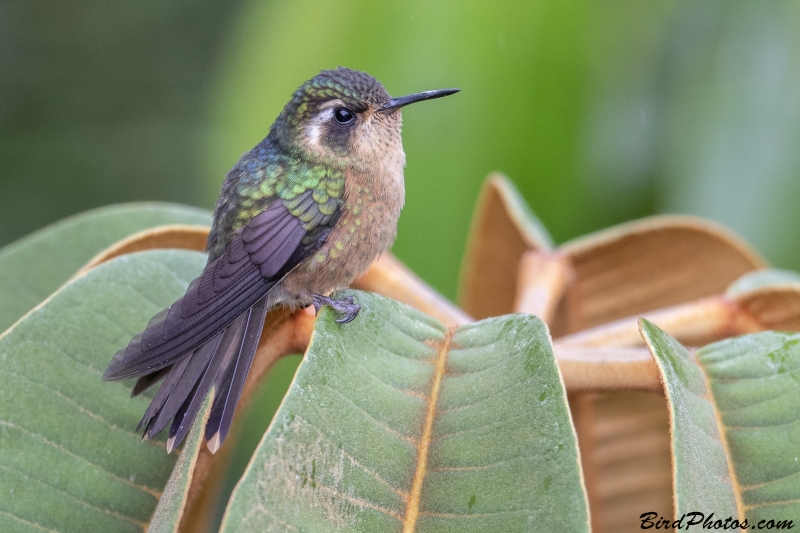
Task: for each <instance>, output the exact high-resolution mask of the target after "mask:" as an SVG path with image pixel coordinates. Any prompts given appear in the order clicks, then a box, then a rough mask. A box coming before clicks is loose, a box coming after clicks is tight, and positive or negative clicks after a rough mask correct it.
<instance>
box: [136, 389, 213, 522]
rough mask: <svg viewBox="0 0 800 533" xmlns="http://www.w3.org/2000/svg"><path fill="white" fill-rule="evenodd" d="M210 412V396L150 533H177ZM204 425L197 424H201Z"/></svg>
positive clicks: (174, 471) (187, 437)
mask: <svg viewBox="0 0 800 533" xmlns="http://www.w3.org/2000/svg"><path fill="white" fill-rule="evenodd" d="M210 409H211V395H210V394H209V395H207V396H206V398H205V400H203V405H202V406H201V407H200V411H199V414H198V416H197V419H196V420H197V422H195V424H194V425H193V426H192V429H191V430H189V434H188V435H187V436H186V441H185V442H184V444H183V448H182V449H181V454H180V455H179V456H178V460H177V461H176V462H175V467H174V468H173V469H172V474H171V475H170V476H169V481H167V486H166V487H164V494H163V495H162V496H161V499H160V500H159V501H158V506H157V507H156V512H155V514H153V518H152V520H150V527H149V528H148V529H147V533H173V532H176V531H178V527H179V526H180V522H181V517H182V516H183V511H184V508H185V506H186V501H187V498H188V497H189V488H190V487H191V484H192V476H193V474H194V470H195V466H196V465H197V458H198V456H199V455H200V450H201V449H202V448H203V446H204V445H205V442H206V439H205V438H204V435H205V426H206V425H205V421H206V420H207V419H208V413H209V411H210ZM201 420H202V421H203V423H198V422H199V421H201Z"/></svg>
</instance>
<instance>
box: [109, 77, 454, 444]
mask: <svg viewBox="0 0 800 533" xmlns="http://www.w3.org/2000/svg"><path fill="white" fill-rule="evenodd" d="M458 91H459V89H442V90H436V91H425V92H421V93H416V94H411V95H408V96H403V97H400V98H392V97H391V96H389V93H388V92H387V91H386V89H385V88H384V86H383V85H382V84H381V82H379V81H378V80H377V79H375V78H374V77H372V76H370V75H369V74H366V73H364V72H360V71H357V70H350V69H347V68H343V67H339V68H337V69H335V70H323V71H321V72H320V73H319V74H317V75H316V76H314V77H313V78H311V79H310V80H308V81H307V82H306V83H304V84H303V85H301V86H300V87H299V88H298V89H297V90H296V91H295V92H294V94H293V95H292V98H291V100H290V101H289V103H287V104H286V106H285V107H284V108H283V111H282V112H281V113H280V115H279V116H278V118H277V119H276V120H275V122H274V123H273V124H272V126H271V127H270V129H269V133H268V135H267V136H266V138H264V140H262V141H261V142H260V143H258V144H257V145H256V146H255V148H253V149H252V150H250V151H249V152H247V153H245V154H244V155H243V156H242V158H241V159H240V160H239V162H238V163H236V165H235V166H234V167H233V168H232V169H231V170H230V171H229V172H228V174H227V176H226V177H225V180H224V182H223V184H222V190H221V192H220V196H219V199H218V200H217V203H216V205H215V207H214V217H213V223H212V227H211V231H210V233H209V235H208V241H207V245H206V251H207V252H208V262H207V264H206V266H205V268H204V269H203V272H202V273H201V274H200V276H199V277H198V278H197V279H195V280H194V281H192V282H191V283H190V284H189V287H188V288H187V290H186V294H184V296H182V297H181V298H179V299H178V300H177V301H176V302H175V303H174V304H172V305H171V306H169V307H168V308H166V309H164V310H162V311H161V312H159V313H158V314H156V315H155V316H154V317H153V318H152V319H151V320H150V322H149V323H148V324H147V327H146V328H145V330H144V331H142V332H140V333H138V334H137V335H135V336H134V337H133V338H132V339H131V341H130V342H129V344H128V345H127V346H126V347H125V348H123V349H121V350H119V351H118V352H117V353H116V354H115V355H114V356H113V358H112V359H111V362H110V364H109V366H108V369H107V370H106V371H105V373H104V374H103V379H104V380H107V381H116V380H123V379H128V378H138V379H137V381H136V384H135V385H134V387H133V391H132V392H131V396H136V395H138V394H141V393H142V392H144V391H145V390H147V389H148V388H150V387H152V386H154V385H156V384H157V383H159V382H160V381H161V380H163V382H162V383H161V387H160V388H159V389H158V391H157V392H156V394H155V396H154V397H153V400H152V402H151V403H150V406H149V407H148V408H147V410H146V411H145V413H144V416H143V417H142V419H141V421H140V422H139V425H138V426H137V428H136V431H138V430H139V429H141V428H144V433H143V436H142V438H143V439H144V438H152V437H154V436H156V435H157V434H158V433H160V432H161V431H162V430H163V429H165V428H166V426H167V425H168V424H169V423H170V421H172V423H171V425H170V429H169V437H168V440H167V452H171V451H172V450H173V449H175V448H176V447H177V446H178V445H179V444H180V443H181V442H182V441H183V439H184V438H185V436H186V434H187V433H188V431H189V428H190V427H191V425H192V423H193V421H194V419H195V417H196V416H197V414H198V412H199V410H200V406H201V404H202V403H203V400H204V399H205V397H206V395H207V394H208V393H209V391H210V390H211V387H212V386H213V389H214V398H213V403H212V406H211V412H210V415H209V418H208V422H207V424H206V428H205V439H206V442H207V446H208V448H209V449H210V450H211V451H212V452H216V451H217V450H218V449H219V447H220V446H221V445H222V442H223V441H224V440H225V437H226V436H227V434H228V430H229V429H230V425H231V421H232V419H233V413H234V411H235V409H236V404H237V403H238V401H239V397H240V395H241V392H242V388H243V386H244V382H245V378H246V377H247V373H248V372H249V370H250V366H251V363H252V361H253V356H254V355H255V352H256V348H257V346H258V341H259V338H260V336H261V330H262V327H263V325H264V320H265V317H266V314H267V312H268V311H269V310H270V309H273V308H275V307H277V306H286V307H290V308H300V307H307V306H309V305H314V307H315V308H316V311H317V312H319V310H320V308H321V307H322V306H329V307H331V308H333V309H334V310H335V311H336V312H337V315H338V318H337V322H340V323H343V324H346V323H348V322H350V321H352V320H353V319H355V318H356V316H357V315H358V312H359V310H360V308H359V306H358V304H356V303H355V302H354V301H353V299H352V298H348V297H345V298H339V299H334V298H331V297H330V294H331V293H332V292H333V291H335V290H337V289H341V288H344V287H347V286H348V285H350V283H351V282H352V281H353V280H354V279H355V278H356V277H357V276H359V275H361V274H362V273H363V272H364V271H365V270H366V269H367V268H368V267H369V265H370V264H371V263H372V262H373V261H374V260H375V259H376V258H377V257H378V256H379V255H380V254H381V253H382V252H383V251H385V250H386V249H388V248H389V246H391V244H392V242H393V241H394V238H395V236H396V233H397V220H398V218H399V216H400V210H401V209H402V207H403V203H404V198H405V188H404V182H403V168H404V167H405V153H404V152H403V144H402V139H401V136H400V130H401V125H402V116H401V111H400V110H401V109H402V108H403V107H404V106H406V105H408V104H412V103H414V102H420V101H423V100H430V99H433V98H440V97H443V96H448V95H451V94H454V93H456V92H458Z"/></svg>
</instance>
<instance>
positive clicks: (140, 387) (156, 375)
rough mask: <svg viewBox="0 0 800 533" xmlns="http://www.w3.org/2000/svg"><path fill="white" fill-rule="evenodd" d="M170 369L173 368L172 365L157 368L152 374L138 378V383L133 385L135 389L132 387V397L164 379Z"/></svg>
mask: <svg viewBox="0 0 800 533" xmlns="http://www.w3.org/2000/svg"><path fill="white" fill-rule="evenodd" d="M170 370H172V366H166V367H164V368H162V369H161V370H156V371H155V372H153V373H152V374H147V375H146V376H142V377H140V378H139V379H137V380H136V383H135V384H134V385H133V389H131V398H135V397H136V396H139V395H140V394H141V393H143V392H144V391H146V390H147V389H149V388H150V387H152V386H153V385H155V384H156V383H158V382H159V381H161V380H162V379H164V376H166V375H167V374H169V371H170Z"/></svg>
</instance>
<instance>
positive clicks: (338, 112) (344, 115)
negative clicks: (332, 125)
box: [333, 107, 356, 124]
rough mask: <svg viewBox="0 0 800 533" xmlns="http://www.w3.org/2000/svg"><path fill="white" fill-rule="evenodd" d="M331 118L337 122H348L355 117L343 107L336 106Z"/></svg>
mask: <svg viewBox="0 0 800 533" xmlns="http://www.w3.org/2000/svg"><path fill="white" fill-rule="evenodd" d="M333 119H334V120H335V121H336V122H338V123H339V124H350V123H351V122H353V121H354V120H355V119H356V116H355V114H354V113H353V112H352V111H350V110H349V109H347V108H345V107H337V108H336V109H335V110H334V112H333Z"/></svg>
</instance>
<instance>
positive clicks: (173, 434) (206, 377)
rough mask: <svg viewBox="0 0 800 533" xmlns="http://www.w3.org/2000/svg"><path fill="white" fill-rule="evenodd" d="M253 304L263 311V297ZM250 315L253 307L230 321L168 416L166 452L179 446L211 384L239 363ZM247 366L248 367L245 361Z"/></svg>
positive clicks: (250, 318) (264, 303)
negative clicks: (194, 378)
mask: <svg viewBox="0 0 800 533" xmlns="http://www.w3.org/2000/svg"><path fill="white" fill-rule="evenodd" d="M255 307H258V308H259V309H261V308H262V307H263V309H264V311H266V297H264V298H262V299H260V300H258V302H256V305H255ZM258 314H259V315H260V319H261V327H263V324H264V314H265V313H264V314H262V313H261V312H259V313H258ZM252 317H253V309H252V308H250V309H248V310H247V311H245V312H244V313H242V314H241V315H239V316H238V317H237V318H236V320H234V321H233V322H232V323H231V325H230V326H228V328H227V329H226V330H225V333H224V334H223V336H222V340H221V341H220V343H219V346H218V347H217V349H216V350H215V353H214V354H213V356H212V357H211V359H210V361H209V363H208V366H207V368H206V370H205V372H204V373H203V375H202V377H199V378H198V379H197V380H196V384H195V385H194V387H193V388H192V391H191V392H190V393H189V395H188V397H187V398H186V399H185V400H184V401H183V403H182V405H181V406H180V409H178V410H177V412H176V413H175V415H174V418H173V419H172V426H171V427H170V430H169V439H168V440H167V451H172V450H174V449H175V448H176V447H177V446H178V445H180V443H181V442H182V441H183V439H184V438H185V437H186V434H187V433H189V429H190V428H191V425H192V422H193V421H194V419H195V417H196V416H197V413H198V411H199V410H200V406H201V405H202V403H203V400H204V399H205V397H206V395H207V394H208V392H209V390H210V389H211V386H212V385H214V384H222V383H224V382H225V375H226V374H229V373H230V374H232V373H233V370H231V369H232V368H236V367H237V366H238V365H239V360H240V358H241V357H242V355H243V354H242V347H243V345H244V344H245V339H246V338H247V336H246V331H247V329H248V324H250V323H251V321H252ZM251 327H252V326H251ZM259 329H260V328H259ZM259 336H260V331H259ZM257 344H258V343H257V342H256V345H257ZM252 352H253V353H254V352H255V350H252ZM249 357H250V359H252V353H251V354H250V355H249ZM247 366H248V369H249V364H248V365H247ZM232 415H233V413H231V416H232ZM211 451H216V448H211Z"/></svg>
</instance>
